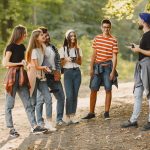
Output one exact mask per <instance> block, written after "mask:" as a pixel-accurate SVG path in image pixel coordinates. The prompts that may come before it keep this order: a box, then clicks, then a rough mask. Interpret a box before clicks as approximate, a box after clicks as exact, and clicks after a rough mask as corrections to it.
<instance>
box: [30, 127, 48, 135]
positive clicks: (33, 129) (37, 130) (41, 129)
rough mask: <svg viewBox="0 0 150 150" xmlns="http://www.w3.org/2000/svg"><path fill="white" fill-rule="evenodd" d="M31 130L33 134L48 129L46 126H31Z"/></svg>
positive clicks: (44, 131)
mask: <svg viewBox="0 0 150 150" xmlns="http://www.w3.org/2000/svg"><path fill="white" fill-rule="evenodd" d="M31 132H32V133H33V134H40V133H46V132H48V129H47V128H44V127H40V126H37V127H35V128H32V129H31Z"/></svg>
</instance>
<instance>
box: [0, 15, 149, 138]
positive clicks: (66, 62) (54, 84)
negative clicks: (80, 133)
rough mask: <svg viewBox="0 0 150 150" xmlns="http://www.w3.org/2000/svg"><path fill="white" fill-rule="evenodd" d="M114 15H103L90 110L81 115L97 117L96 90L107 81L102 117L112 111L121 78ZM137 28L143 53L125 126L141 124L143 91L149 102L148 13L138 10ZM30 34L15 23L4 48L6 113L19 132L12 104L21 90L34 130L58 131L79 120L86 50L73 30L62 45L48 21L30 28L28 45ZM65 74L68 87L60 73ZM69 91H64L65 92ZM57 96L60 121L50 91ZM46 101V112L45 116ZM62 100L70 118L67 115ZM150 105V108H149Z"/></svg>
mask: <svg viewBox="0 0 150 150" xmlns="http://www.w3.org/2000/svg"><path fill="white" fill-rule="evenodd" d="M111 25H112V24H111V21H110V20H109V19H104V20H102V21H101V25H100V28H101V30H102V33H101V34H99V35H97V36H95V38H94V40H93V43H92V48H93V54H92V56H91V63H90V76H91V79H90V86H89V87H90V89H91V93H90V110H89V113H88V114H87V115H86V116H85V117H83V118H82V119H92V118H95V117H96V116H95V105H96V99H97V92H98V91H99V89H100V87H101V86H104V88H105V92H106V98H105V112H104V119H105V120H108V119H110V115H109V111H110V106H111V100H112V85H113V84H114V85H116V86H118V81H117V76H118V74H117V71H116V66H117V54H118V43H117V39H116V38H115V37H114V36H112V34H111ZM139 29H142V30H143V31H144V34H143V36H142V38H141V40H140V44H139V45H136V44H134V43H132V45H131V46H129V47H128V48H130V49H131V50H132V51H133V52H136V53H138V54H139V60H138V62H137V64H136V69H135V85H134V97H135V103H134V109H133V114H132V116H131V118H130V119H129V120H128V121H127V122H124V123H123V124H122V125H121V127H122V128H127V127H138V123H137V119H138V116H139V114H140V110H141V104H142V97H143V92H144V91H145V93H146V96H147V99H148V102H149V106H150V42H149V41H150V14H149V13H140V14H139ZM26 37H27V29H26V27H24V26H22V25H18V26H16V27H15V28H14V29H13V32H12V34H11V37H10V39H9V42H8V44H7V45H6V49H5V50H4V56H3V65H4V66H5V67H6V68H7V74H6V77H5V80H4V83H5V89H6V105H5V118H6V125H7V128H9V135H10V136H12V137H18V136H19V133H18V132H17V130H16V129H15V127H14V124H13V118H12V109H13V107H14V104H15V96H16V93H18V95H19V97H20V99H21V100H22V103H23V105H24V108H25V111H26V113H27V117H28V120H29V122H30V124H31V132H32V133H35V134H36V133H45V132H47V131H48V130H50V131H56V129H57V128H56V127H57V126H64V125H70V124H76V123H79V120H77V119H76V116H75V115H76V110H77V102H78V92H79V88H80V85H81V71H80V66H81V64H82V57H83V54H82V50H81V48H80V47H79V46H78V42H77V35H76V32H75V30H73V29H70V30H68V31H67V32H66V33H65V38H64V43H63V46H62V47H61V48H60V49H59V50H58V49H57V48H56V47H55V46H54V45H53V44H52V43H51V38H50V34H49V32H48V29H47V28H46V27H39V28H38V29H35V30H33V31H32V33H31V36H30V39H29V43H28V45H27V49H26V48H25V46H24V44H23V42H24V40H25V39H26ZM62 74H63V75H64V90H63V86H62V83H61V75H62ZM64 91H65V92H64ZM51 94H53V95H54V97H55V98H56V100H57V106H56V112H57V113H56V126H54V124H53V121H52V112H53V111H52V97H51ZM43 104H45V110H46V118H44V117H43ZM64 105H65V108H66V119H65V121H64V118H63V117H64ZM149 109H150V108H149ZM143 130H150V113H149V118H148V123H147V124H146V125H144V127H143Z"/></svg>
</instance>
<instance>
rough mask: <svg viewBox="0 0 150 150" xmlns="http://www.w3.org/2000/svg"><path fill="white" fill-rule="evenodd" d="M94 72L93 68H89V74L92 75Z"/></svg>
mask: <svg viewBox="0 0 150 150" xmlns="http://www.w3.org/2000/svg"><path fill="white" fill-rule="evenodd" d="M93 74H94V70H93V69H90V76H91V77H92V76H93Z"/></svg>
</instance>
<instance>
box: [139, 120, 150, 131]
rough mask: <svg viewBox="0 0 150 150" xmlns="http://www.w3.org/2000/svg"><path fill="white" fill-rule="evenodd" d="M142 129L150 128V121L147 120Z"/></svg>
mask: <svg viewBox="0 0 150 150" xmlns="http://www.w3.org/2000/svg"><path fill="white" fill-rule="evenodd" d="M141 130H142V131H147V130H150V122H147V124H145V125H144V126H143V128H142V129H141Z"/></svg>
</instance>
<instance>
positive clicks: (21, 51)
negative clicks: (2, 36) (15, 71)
mask: <svg viewBox="0 0 150 150" xmlns="http://www.w3.org/2000/svg"><path fill="white" fill-rule="evenodd" d="M25 50H26V48H25V46H24V45H23V44H20V45H17V44H14V43H12V44H10V45H8V46H7V48H6V52H7V51H10V52H12V55H11V57H10V62H13V63H18V62H21V61H22V60H23V59H24V57H25Z"/></svg>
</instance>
